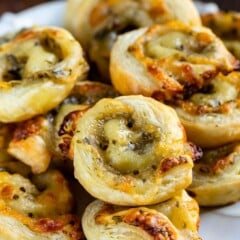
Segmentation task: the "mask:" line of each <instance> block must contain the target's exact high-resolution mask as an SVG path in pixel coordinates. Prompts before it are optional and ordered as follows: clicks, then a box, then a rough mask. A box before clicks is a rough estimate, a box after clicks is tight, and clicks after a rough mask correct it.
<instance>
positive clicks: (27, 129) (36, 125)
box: [7, 116, 52, 174]
mask: <svg viewBox="0 0 240 240" xmlns="http://www.w3.org/2000/svg"><path fill="white" fill-rule="evenodd" d="M51 132H52V126H51V123H50V120H49V119H48V118H47V117H43V116H38V117H35V118H33V119H30V120H26V121H24V122H20V123H18V125H17V127H16V129H15V130H14V132H13V137H12V139H11V140H10V142H9V144H8V148H7V151H8V153H9V154H11V155H12V156H14V157H15V158H17V159H18V160H20V161H21V162H23V163H25V164H26V165H28V166H30V167H31V169H32V172H33V173H35V174H38V173H42V172H45V171H46V170H47V168H48V166H49V164H50V161H51V157H52V154H51V152H50V147H49V146H50V145H51Z"/></svg>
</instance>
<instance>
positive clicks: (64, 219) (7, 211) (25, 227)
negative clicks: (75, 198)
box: [0, 200, 85, 240]
mask: <svg viewBox="0 0 240 240" xmlns="http://www.w3.org/2000/svg"><path fill="white" fill-rule="evenodd" d="M0 236H1V240H9V239H17V240H32V239H34V240H43V239H44V240H84V239H85V238H84V236H83V233H82V231H81V228H80V223H79V220H78V219H77V217H75V216H73V215H67V214H66V215H63V216H58V217H52V218H32V217H28V216H25V215H24V214H22V213H20V212H17V211H15V210H14V209H11V208H9V207H8V206H6V205H5V204H4V203H3V202H2V201H1V200H0Z"/></svg>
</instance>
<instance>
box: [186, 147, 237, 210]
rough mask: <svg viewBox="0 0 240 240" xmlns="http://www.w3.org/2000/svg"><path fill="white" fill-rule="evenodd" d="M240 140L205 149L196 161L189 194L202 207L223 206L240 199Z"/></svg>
mask: <svg viewBox="0 0 240 240" xmlns="http://www.w3.org/2000/svg"><path fill="white" fill-rule="evenodd" d="M239 171H240V145H239V142H237V143H231V144H227V145H224V146H221V147H217V148H214V149H209V150H204V151H203V157H202V158H201V159H200V160H199V161H197V162H196V163H195V164H194V169H193V182H192V184H191V185H190V186H189V188H188V190H189V193H190V194H191V195H192V196H193V197H194V198H195V199H196V200H197V202H198V203H199V205H201V206H220V205H225V204H229V203H233V202H236V201H238V200H239V199H240V193H239V188H240V176H239Z"/></svg>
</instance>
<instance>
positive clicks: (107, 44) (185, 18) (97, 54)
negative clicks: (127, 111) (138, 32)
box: [65, 0, 201, 78]
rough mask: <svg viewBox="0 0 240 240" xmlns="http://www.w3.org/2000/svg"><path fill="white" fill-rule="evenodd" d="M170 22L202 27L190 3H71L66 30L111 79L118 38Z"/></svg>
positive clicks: (172, 0)
mask: <svg viewBox="0 0 240 240" xmlns="http://www.w3.org/2000/svg"><path fill="white" fill-rule="evenodd" d="M73 16H74V17H73ZM169 20H180V21H182V22H184V23H186V24H190V25H201V20H200V17H199V14H198V12H197V10H196V8H195V6H194V4H193V3H192V1H191V0H181V1H178V0H147V1H146V0H138V1H134V0H121V1H120V0H88V1H83V0H70V1H68V3H67V8H66V14H65V26H66V28H67V29H69V30H70V31H71V32H72V33H73V34H74V36H76V38H77V39H78V40H79V41H80V43H81V44H82V45H83V47H84V49H85V50H86V52H88V55H89V57H90V60H91V61H92V62H94V63H95V64H96V65H97V67H98V69H99V70H100V73H101V75H102V76H104V77H105V78H108V77H109V55H110V50H111V47H112V45H113V43H114V42H115V41H116V39H117V37H118V35H120V34H122V33H124V32H127V31H129V30H133V29H137V28H140V27H146V26H151V25H152V24H154V23H162V22H167V21H169Z"/></svg>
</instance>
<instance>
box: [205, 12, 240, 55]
mask: <svg viewBox="0 0 240 240" xmlns="http://www.w3.org/2000/svg"><path fill="white" fill-rule="evenodd" d="M202 22H203V24H204V25H205V26H207V27H209V28H211V29H212V30H213V32H214V33H215V34H216V35H217V36H219V37H220V38H221V39H222V40H223V41H224V44H225V45H226V47H227V48H228V49H229V51H230V52H232V53H233V55H235V56H236V57H237V58H238V59H240V13H238V12H217V13H208V14H204V15H203V16H202Z"/></svg>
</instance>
